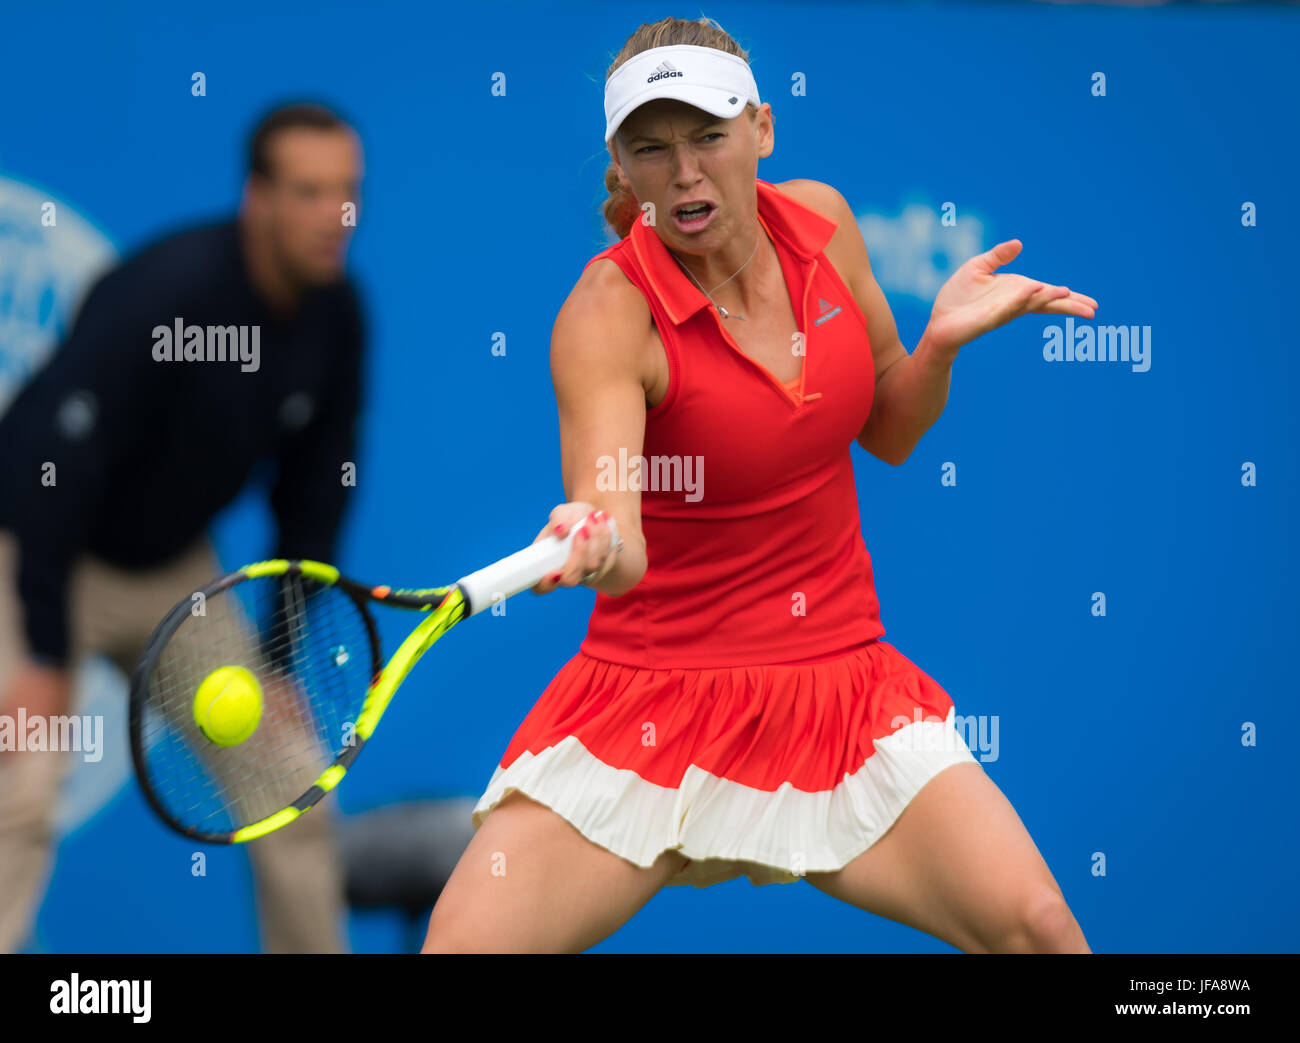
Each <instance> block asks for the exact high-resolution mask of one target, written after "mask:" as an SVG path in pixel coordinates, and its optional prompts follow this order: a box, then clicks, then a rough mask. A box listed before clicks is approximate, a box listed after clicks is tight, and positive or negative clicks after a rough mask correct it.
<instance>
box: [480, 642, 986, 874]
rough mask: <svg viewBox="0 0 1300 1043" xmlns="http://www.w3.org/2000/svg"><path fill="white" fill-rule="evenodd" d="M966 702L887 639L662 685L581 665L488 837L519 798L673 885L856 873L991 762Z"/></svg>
mask: <svg viewBox="0 0 1300 1043" xmlns="http://www.w3.org/2000/svg"><path fill="white" fill-rule="evenodd" d="M954 718H955V709H954V706H953V701H952V699H951V698H950V697H949V696H948V693H947V692H945V691H944V689H943V688H942V687H940V685H939V684H938V683H937V682H936V681H935V680H933V679H932V678H931V677H930V676H929V675H927V674H926V673H925V672H924V671H922V670H921V669H920V668H919V667H918V666H916V664H914V663H913V662H912V661H911V660H909V659H908V658H907V657H905V656H904V655H903V654H902V653H901V652H899V651H898V650H897V649H896V648H894V647H893V645H890V644H888V643H886V642H884V641H880V640H876V641H871V642H869V643H867V644H864V645H860V646H858V647H856V648H854V649H851V650H848V651H846V652H842V653H839V654H836V655H834V656H831V657H823V658H819V659H815V660H801V661H799V662H796V663H779V664H768V665H762V666H738V667H719V668H664V669H648V668H642V667H636V666H629V665H626V664H621V663H611V662H607V661H605V660H602V659H595V658H592V657H590V656H588V655H586V654H585V653H583V652H581V651H580V652H578V654H576V655H575V656H574V657H573V658H572V659H570V660H569V661H568V662H567V663H566V664H565V665H564V666H563V667H562V668H561V669H560V671H559V673H557V674H556V675H555V677H554V679H553V680H552V681H551V683H550V684H549V685H548V686H547V688H546V690H545V691H544V692H543V693H542V695H541V696H540V697H539V698H538V700H537V702H536V703H535V704H534V706H533V708H532V709H531V710H530V711H529V713H528V715H527V716H526V717H525V718H524V721H523V723H522V724H521V725H520V726H519V728H518V730H517V731H516V732H515V734H514V737H513V738H512V739H511V741H510V744H509V745H508V747H507V748H506V751H505V753H504V754H503V756H502V757H501V761H500V763H499V764H498V766H497V768H496V770H495V771H494V772H493V775H492V778H491V780H490V781H489V783H488V786H487V789H486V790H485V791H484V793H483V795H482V796H481V797H480V798H479V800H478V803H477V805H476V806H475V808H474V812H473V818H474V826H475V828H477V827H479V826H480V825H482V823H483V821H484V820H485V819H486V818H487V816H488V815H489V814H490V813H491V811H492V809H493V808H494V807H496V805H497V804H498V803H499V802H500V801H501V800H502V799H503V798H505V797H506V796H508V795H509V794H511V793H513V792H515V791H519V792H522V793H523V794H525V795H526V796H528V797H531V798H532V799H533V800H535V801H538V802H539V803H541V804H544V805H546V806H547V807H549V808H551V809H552V810H553V811H555V812H556V813H557V814H559V815H561V816H562V817H563V818H565V819H566V820H567V821H568V822H570V823H571V824H572V825H573V826H574V828H576V829H577V830H578V831H579V832H580V833H582V834H583V836H585V837H587V839H589V840H591V841H592V842H593V843H595V844H598V845H599V846H600V847H602V848H605V849H606V850H608V851H612V852H613V853H614V854H616V855H619V856H621V857H622V858H624V859H626V860H627V861H629V862H632V863H634V864H636V865H638V866H641V867H649V866H651V865H653V863H654V862H655V860H656V858H658V856H659V855H660V854H661V853H662V852H664V851H666V850H674V851H678V852H680V853H681V854H682V855H684V856H685V857H686V858H687V859H689V862H687V864H686V865H685V866H684V867H683V869H682V870H681V871H680V872H679V873H678V874H676V876H674V877H673V879H671V880H670V881H669V883H670V884H692V885H694V886H696V887H708V886H710V885H711V884H716V883H720V882H722V881H725V880H731V879H734V878H736V877H739V876H745V877H747V878H748V879H749V880H750V882H751V883H753V884H756V885H761V884H772V883H793V882H795V881H797V880H799V879H801V878H803V877H804V875H805V874H807V873H810V872H831V871H834V870H838V869H842V868H843V867H844V866H846V865H847V864H848V863H849V862H850V861H852V860H853V859H854V858H855V857H857V856H858V855H860V854H861V853H862V852H864V851H865V850H867V848H869V847H870V846H871V845H872V844H874V843H875V842H876V841H877V840H878V839H880V837H881V836H883V835H884V834H885V832H886V831H887V830H888V829H889V827H890V826H891V825H892V824H893V823H894V821H895V820H896V819H897V818H898V816H899V815H900V814H902V812H903V809H904V808H906V807H907V805H908V803H909V802H910V801H911V799H912V798H913V797H914V796H916V794H917V793H918V792H919V791H920V789H921V787H922V786H924V785H925V784H926V783H927V782H928V781H929V780H930V779H932V778H933V777H934V776H935V775H937V774H938V773H939V772H940V771H942V770H943V769H944V768H946V767H949V766H951V765H953V764H960V763H964V762H968V761H969V762H973V763H978V761H976V759H975V757H974V756H973V755H972V753H971V751H970V749H969V747H968V746H967V745H966V742H965V740H964V739H963V738H962V736H961V734H960V732H959V731H958V730H957V727H956V725H955V723H954Z"/></svg>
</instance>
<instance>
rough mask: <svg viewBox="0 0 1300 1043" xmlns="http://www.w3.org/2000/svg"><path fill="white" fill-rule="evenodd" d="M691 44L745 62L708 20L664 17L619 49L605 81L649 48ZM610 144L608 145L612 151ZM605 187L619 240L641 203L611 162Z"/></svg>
mask: <svg viewBox="0 0 1300 1043" xmlns="http://www.w3.org/2000/svg"><path fill="white" fill-rule="evenodd" d="M683 43H684V44H694V45H695V46H696V47H714V48H716V49H717V50H719V51H726V52H727V53H728V54H734V55H736V56H737V57H740V58H743V59H744V60H745V61H749V55H748V53H746V51H745V50H744V48H742V47H741V46H740V44H738V43H736V41H735V40H733V39H732V38H731V37H730V36H729V35H728V34H727V32H726V30H724V29H723V28H722V26H720V25H719V24H718V23H717V22H715V21H714V20H713V19H712V18H701V19H699V20H698V21H689V20H687V19H684V18H665V19H663V20H661V21H658V22H654V23H652V24H647V25H643V26H641V27H640V28H639V29H637V31H636V32H634V33H633V34H632V35H631V36H629V37H628V38H627V42H626V43H625V44H623V49H622V50H621V51H619V52H618V55H617V56H616V57H615V58H614V61H613V64H611V65H610V67H609V68H608V69H607V70H605V79H606V80H608V79H609V78H610V77H611V76H612V75H614V70H615V69H617V68H618V67H619V66H620V65H622V64H623V63H624V62H625V61H627V60H628V59H629V58H632V57H634V56H635V55H638V54H640V53H641V52H642V51H648V50H650V49H651V48H653V47H668V46H671V45H672V44H683ZM745 111H746V112H748V113H749V115H750V119H753V118H754V116H756V115H757V114H758V110H757V109H756V108H755V107H754V103H753V102H748V103H747V104H746V105H745ZM613 147H614V143H613V141H611V142H610V148H611V149H613ZM605 188H606V190H607V191H608V192H609V198H608V199H606V200H605V202H604V203H603V204H602V206H601V212H602V214H603V216H604V218H605V222H606V223H607V224H608V225H609V226H610V227H611V228H612V229H614V232H615V234H616V235H617V236H618V237H619V238H620V239H622V238H623V237H624V236H625V235H627V234H628V232H630V231H631V230H632V222H633V221H635V220H636V219H637V218H638V217H639V216H640V215H641V204H640V203H639V202H638V201H637V198H636V196H634V195H633V194H632V191H631V189H628V188H624V187H623V186H622V185H621V184H620V183H619V180H618V167H617V166H615V165H614V163H613V162H612V161H611V162H610V164H609V169H607V170H606V171H605Z"/></svg>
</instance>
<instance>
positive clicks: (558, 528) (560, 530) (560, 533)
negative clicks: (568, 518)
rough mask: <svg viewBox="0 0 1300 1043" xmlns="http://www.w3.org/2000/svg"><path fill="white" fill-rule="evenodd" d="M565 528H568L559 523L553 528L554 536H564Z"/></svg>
mask: <svg viewBox="0 0 1300 1043" xmlns="http://www.w3.org/2000/svg"><path fill="white" fill-rule="evenodd" d="M567 528H568V526H567V525H565V524H564V523H563V522H561V523H560V524H559V525H557V526H556V527H555V535H557V536H563V535H564V532H565V530H566V529H567Z"/></svg>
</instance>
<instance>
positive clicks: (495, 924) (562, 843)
mask: <svg viewBox="0 0 1300 1043" xmlns="http://www.w3.org/2000/svg"><path fill="white" fill-rule="evenodd" d="M685 863H686V859H685V858H684V857H683V856H682V855H680V854H678V853H677V852H675V851H665V852H664V853H663V854H661V855H660V856H659V858H658V859H657V860H656V861H655V863H654V865H653V866H651V867H649V868H646V869H643V868H641V867H639V866H636V865H634V864H633V863H631V862H628V861H626V860H625V859H623V858H620V857H619V856H618V855H615V854H614V853H613V852H611V851H608V850H606V849H605V848H602V847H600V846H599V845H598V844H594V843H592V842H591V841H590V840H588V839H587V838H586V837H584V836H583V835H582V834H581V833H579V832H578V830H577V829H575V828H574V827H573V826H572V825H571V824H570V823H569V822H567V821H566V820H565V819H564V818H562V817H561V816H560V815H558V814H556V813H555V812H554V811H552V810H551V809H550V808H548V807H546V806H545V805H543V804H540V803H537V802H536V801H534V800H532V799H530V798H528V797H526V796H525V795H524V794H522V793H519V792H517V791H516V792H515V793H512V794H510V795H509V796H508V797H506V798H505V799H504V800H503V801H502V802H501V803H500V804H498V805H497V806H496V808H495V809H494V810H493V811H492V813H491V814H489V815H488V817H487V818H486V819H485V820H484V821H483V824H482V825H481V826H480V827H479V828H478V830H477V831H476V832H475V834H474V837H473V839H471V840H470V843H469V846H468V847H467V848H466V849H465V853H464V854H463V855H462V856H461V858H460V861H459V862H458V863H457V864H456V868H455V870H454V871H453V872H452V875H451V878H450V879H449V880H448V881H447V885H446V887H445V888H443V891H442V895H441V897H440V898H439V899H438V904H437V905H436V906H435V907H434V910H433V915H432V916H431V917H430V918H429V932H428V936H427V938H426V940H425V944H424V950H423V951H424V952H582V951H584V950H585V949H589V948H590V947H591V946H593V945H595V944H596V943H597V942H599V941H601V940H602V939H604V938H607V937H608V936H609V935H611V934H613V933H614V931H616V930H618V928H619V927H621V926H622V925H623V924H624V923H626V922H627V921H628V920H629V919H631V917H632V916H633V914H635V913H636V911H637V910H638V909H640V908H641V907H642V906H643V905H645V903H646V902H648V901H649V900H650V898H652V897H653V896H654V894H655V892H657V891H658V890H659V889H660V888H661V887H662V886H663V885H664V884H665V883H667V882H668V881H669V880H671V879H672V877H673V875H674V874H675V873H677V872H678V871H679V870H680V869H681V868H682V866H683V865H684V864H685Z"/></svg>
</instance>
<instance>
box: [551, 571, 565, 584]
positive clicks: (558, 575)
mask: <svg viewBox="0 0 1300 1043" xmlns="http://www.w3.org/2000/svg"><path fill="white" fill-rule="evenodd" d="M563 575H564V573H563V572H557V573H556V574H555V575H554V576H552V577H551V582H552V583H559V582H560V577H561V576H563Z"/></svg>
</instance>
